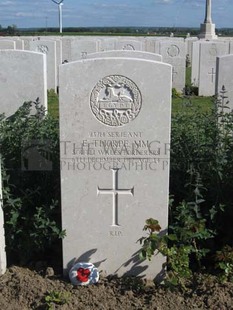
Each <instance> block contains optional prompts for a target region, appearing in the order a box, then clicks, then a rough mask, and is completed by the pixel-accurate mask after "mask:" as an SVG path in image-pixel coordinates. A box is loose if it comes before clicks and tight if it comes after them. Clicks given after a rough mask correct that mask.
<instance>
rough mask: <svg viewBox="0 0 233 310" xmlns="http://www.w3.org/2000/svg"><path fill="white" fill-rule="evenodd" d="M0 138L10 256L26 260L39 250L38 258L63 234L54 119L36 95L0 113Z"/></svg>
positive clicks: (20, 260) (35, 255)
mask: <svg viewBox="0 0 233 310" xmlns="http://www.w3.org/2000/svg"><path fill="white" fill-rule="evenodd" d="M0 141H1V154H2V158H3V185H4V186H3V200H4V204H3V205H4V213H5V232H6V244H7V252H8V257H9V260H10V262H20V263H23V264H25V263H26V262H28V261H29V260H31V259H33V258H35V257H37V259H38V254H39V253H40V257H39V258H40V259H41V258H42V257H43V255H44V254H45V252H46V251H48V252H49V249H51V247H52V246H53V244H54V243H55V242H58V240H59V239H60V238H63V237H64V235H65V232H64V231H62V230H61V229H60V211H59V200H60V180H59V179H60V171H59V138H58V120H56V119H54V118H53V117H51V116H50V115H48V114H46V111H45V110H44V108H43V107H42V106H40V103H39V100H38V99H37V100H36V101H35V102H26V103H24V104H23V106H22V107H20V108H19V109H18V110H17V112H16V113H15V114H14V115H12V116H11V117H8V118H6V117H4V115H2V116H1V117H0ZM44 163H48V164H49V165H47V166H46V165H44ZM58 248H59V247H58ZM43 253H44V254H43ZM16 259H17V260H16Z"/></svg>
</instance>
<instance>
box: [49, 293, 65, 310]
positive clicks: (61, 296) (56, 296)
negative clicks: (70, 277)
mask: <svg viewBox="0 0 233 310" xmlns="http://www.w3.org/2000/svg"><path fill="white" fill-rule="evenodd" d="M69 297H70V294H69V293H68V292H65V293H62V292H57V291H51V292H48V293H47V295H46V296H45V303H46V307H47V308H46V309H48V310H52V309H54V304H55V305H64V304H66V303H68V300H69Z"/></svg>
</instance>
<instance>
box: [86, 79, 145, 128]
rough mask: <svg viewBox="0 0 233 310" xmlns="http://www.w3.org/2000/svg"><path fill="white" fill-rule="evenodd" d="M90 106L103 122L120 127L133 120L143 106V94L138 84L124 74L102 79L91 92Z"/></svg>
mask: <svg viewBox="0 0 233 310" xmlns="http://www.w3.org/2000/svg"><path fill="white" fill-rule="evenodd" d="M90 106H91V110H92V112H93V114H94V115H95V117H96V118H97V119H98V120H99V121H100V122H101V123H103V124H105V125H108V126H112V127H114V126H115V127H120V126H123V125H126V124H128V123H129V122H131V121H133V120H134V119H135V118H136V117H137V116H138V114H139V112H140V110H141V107H142V96H141V93H140V90H139V89H138V87H137V85H136V84H135V83H134V82H133V81H132V80H130V79H129V78H127V77H125V76H122V75H109V76H106V77H104V78H103V79H101V80H100V81H99V82H98V83H97V84H96V86H95V87H94V89H93V90H92V93H91V98H90Z"/></svg>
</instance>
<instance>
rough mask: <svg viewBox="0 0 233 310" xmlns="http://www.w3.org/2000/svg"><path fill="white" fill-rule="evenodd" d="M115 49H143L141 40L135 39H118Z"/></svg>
mask: <svg viewBox="0 0 233 310" xmlns="http://www.w3.org/2000/svg"><path fill="white" fill-rule="evenodd" d="M116 49H117V50H127V51H142V50H145V48H144V44H143V42H140V41H137V40H126V39H125V40H122V39H119V40H118V41H117V43H116Z"/></svg>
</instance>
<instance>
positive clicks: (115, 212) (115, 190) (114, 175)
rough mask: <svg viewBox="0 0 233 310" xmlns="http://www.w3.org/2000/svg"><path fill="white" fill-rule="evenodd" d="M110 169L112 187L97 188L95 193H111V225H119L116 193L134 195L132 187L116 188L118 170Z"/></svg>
mask: <svg viewBox="0 0 233 310" xmlns="http://www.w3.org/2000/svg"><path fill="white" fill-rule="evenodd" d="M111 170H112V184H113V185H112V188H105V189H102V188H99V187H98V188H97V195H99V194H107V195H109V194H112V196H113V204H112V225H111V226H120V225H119V222H118V195H132V196H133V195H134V187H132V188H130V189H120V188H118V171H119V169H111Z"/></svg>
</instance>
